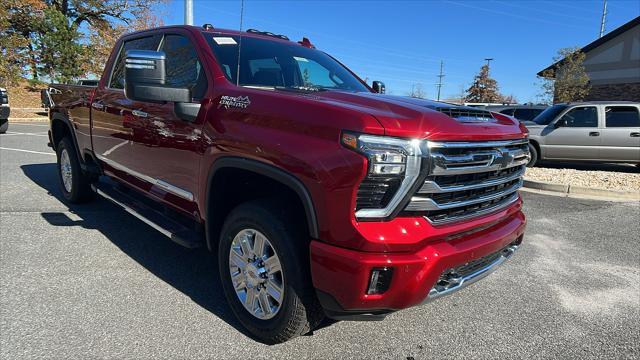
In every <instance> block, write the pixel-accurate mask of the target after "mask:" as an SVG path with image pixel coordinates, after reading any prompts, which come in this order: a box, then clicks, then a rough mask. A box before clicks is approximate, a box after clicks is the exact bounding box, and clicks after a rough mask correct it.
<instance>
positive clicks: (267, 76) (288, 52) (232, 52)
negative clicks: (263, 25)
mask: <svg viewBox="0 0 640 360" xmlns="http://www.w3.org/2000/svg"><path fill="white" fill-rule="evenodd" d="M205 36H208V40H209V44H210V45H211V48H212V49H213V52H214V54H215V56H216V58H217V60H218V63H219V64H220V66H221V67H222V71H223V72H224V73H225V76H226V77H227V79H229V81H231V82H233V83H236V76H237V71H238V70H237V66H238V61H237V60H238V43H239V41H240V39H239V36H227V35H224V36H223V35H215V34H206V35H205ZM241 49H242V50H241V54H240V81H239V85H241V86H247V87H252V86H253V87H267V88H273V89H278V90H290V91H305V92H306V91H322V90H344V91H352V92H361V91H366V92H369V89H367V87H366V86H365V85H363V84H362V83H361V82H360V81H359V80H358V79H357V78H356V77H355V76H353V75H352V74H351V73H350V72H349V71H348V70H347V69H345V68H344V67H343V66H342V65H340V64H339V63H338V62H336V61H335V60H333V59H332V58H331V57H330V56H329V55H327V54H325V53H323V52H321V51H318V50H315V49H309V48H306V47H304V46H301V45H299V44H296V43H286V42H280V41H273V40H267V39H259V38H254V37H250V36H246V37H244V36H243V37H242V47H241Z"/></svg>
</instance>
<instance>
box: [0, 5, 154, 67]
mask: <svg viewBox="0 0 640 360" xmlns="http://www.w3.org/2000/svg"><path fill="white" fill-rule="evenodd" d="M163 2H165V0H0V25H1V27H0V45H2V54H1V55H2V57H3V59H2V60H0V65H1V67H2V68H3V69H2V70H0V76H1V77H3V78H12V79H15V78H16V77H19V76H21V75H23V72H24V71H25V70H27V71H28V72H29V73H30V75H31V78H33V79H38V78H39V77H40V76H42V75H46V76H48V77H50V78H51V79H56V80H68V79H70V78H73V77H79V76H83V75H86V74H87V73H89V72H98V71H97V69H98V68H99V71H101V70H102V66H103V64H102V63H103V62H104V61H106V57H107V55H104V53H105V52H107V51H106V50H105V49H107V48H108V49H109V50H110V49H111V47H112V46H113V43H115V41H116V39H117V37H118V36H120V35H121V34H122V33H124V32H126V31H131V30H133V29H138V30H139V29H141V28H142V27H143V26H145V25H149V24H151V23H150V22H149V21H148V20H149V19H151V18H154V16H153V13H154V11H153V7H154V5H157V4H159V3H163ZM155 23H157V21H156V22H155ZM81 28H82V29H83V31H82V32H80V31H79V29H81ZM85 29H86V30H87V31H84V30H85ZM107 33H108V34H109V35H111V36H106V37H102V36H93V37H91V34H94V35H96V34H107Z"/></svg>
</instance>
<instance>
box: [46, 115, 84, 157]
mask: <svg viewBox="0 0 640 360" xmlns="http://www.w3.org/2000/svg"><path fill="white" fill-rule="evenodd" d="M66 135H69V137H71V141H72V142H73V147H74V148H75V151H76V155H77V156H78V159H79V160H80V164H81V165H84V157H83V156H82V154H81V153H80V148H79V147H78V140H77V139H76V132H75V131H74V129H73V125H72V124H71V121H69V118H68V117H67V116H66V115H64V114H61V113H53V114H52V115H51V142H52V144H51V146H52V147H53V150H56V151H57V149H56V147H57V146H58V143H59V142H60V140H62V139H63V138H64V137H65V136H66Z"/></svg>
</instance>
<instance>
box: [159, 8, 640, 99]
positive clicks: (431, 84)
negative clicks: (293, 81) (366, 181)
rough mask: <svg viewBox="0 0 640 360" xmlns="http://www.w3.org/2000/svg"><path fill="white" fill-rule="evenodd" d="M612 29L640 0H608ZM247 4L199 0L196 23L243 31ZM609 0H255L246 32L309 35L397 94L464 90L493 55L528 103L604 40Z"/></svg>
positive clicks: (176, 12) (176, 20)
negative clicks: (572, 51)
mask: <svg viewBox="0 0 640 360" xmlns="http://www.w3.org/2000/svg"><path fill="white" fill-rule="evenodd" d="M183 6H184V5H183V2H182V1H180V0H173V1H170V2H169V4H167V5H166V8H165V9H163V10H162V18H163V19H164V21H165V24H167V25H170V24H181V23H182V22H183V21H184V15H183ZM607 8H608V16H607V25H606V30H607V32H608V31H610V30H613V29H615V28H616V27H618V26H620V25H622V24H624V23H626V22H627V21H629V20H631V19H633V18H634V17H636V16H638V15H640V2H638V1H626V0H609V1H608V4H607ZM239 14H240V1H239V0H237V1H218V0H216V1H213V0H194V23H195V24H197V25H200V24H204V23H211V24H213V26H214V27H220V28H228V29H238V27H239V24H240V16H239ZM601 15H602V0H595V1H590V0H581V1H542V0H540V1H509V0H503V1H498V0H496V1H464V0H455V1H454V0H452V1H251V0H245V3H244V24H243V29H248V28H255V29H259V30H264V31H271V32H274V33H279V34H285V35H287V36H288V37H289V38H291V39H292V40H300V39H302V37H303V36H306V37H308V38H309V39H310V40H311V42H312V43H314V45H316V47H317V48H318V49H321V50H323V51H326V52H328V53H329V54H332V55H333V56H335V57H336V58H338V59H339V60H340V61H342V62H343V63H344V64H346V65H347V66H349V67H350V68H351V69H352V70H353V71H355V72H356V73H357V74H358V75H359V76H361V77H362V78H368V79H369V83H370V82H371V80H381V81H383V82H385V84H386V85H387V89H388V90H390V92H392V93H393V94H396V95H406V93H407V92H408V91H410V89H411V86H412V84H421V85H422V87H423V89H424V90H425V91H426V92H427V97H428V98H435V97H436V86H435V84H436V83H437V77H436V75H437V74H438V72H439V67H440V60H444V72H445V75H446V76H445V78H444V87H443V90H442V95H441V98H447V97H456V96H459V95H458V94H460V92H461V88H462V87H463V86H464V87H468V85H469V84H470V83H471V81H472V79H473V76H474V74H476V73H477V72H478V70H479V69H480V66H482V64H483V63H484V62H485V61H484V60H483V59H484V58H487V57H491V58H494V60H493V61H492V62H491V74H492V76H493V77H494V78H495V79H496V80H497V81H498V84H499V86H500V90H501V92H502V93H504V94H513V95H515V96H516V98H517V99H518V100H519V101H520V102H528V101H535V100H536V95H537V94H538V93H539V92H540V90H539V87H538V86H537V79H536V75H535V74H536V73H537V72H538V71H540V70H541V69H543V68H545V67H546V66H547V65H549V64H550V63H551V59H552V58H553V56H554V55H555V54H556V52H557V50H558V49H559V48H563V47H573V46H580V47H581V46H584V45H586V44H588V43H590V42H591V41H593V40H595V39H596V38H597V37H598V33H599V29H600V18H601Z"/></svg>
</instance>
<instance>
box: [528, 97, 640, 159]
mask: <svg viewBox="0 0 640 360" xmlns="http://www.w3.org/2000/svg"><path fill="white" fill-rule="evenodd" d="M639 112H640V104H639V103H635V102H625V101H619V102H583V103H569V104H556V105H553V106H551V107H549V108H548V109H547V110H545V111H544V112H542V113H541V114H540V115H538V116H537V117H536V118H535V119H534V121H533V122H525V125H526V126H527V128H528V129H529V139H530V143H529V151H530V153H531V163H530V165H534V164H535V163H536V162H537V161H539V160H571V161H599V162H620V163H634V164H638V163H640V115H639Z"/></svg>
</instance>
